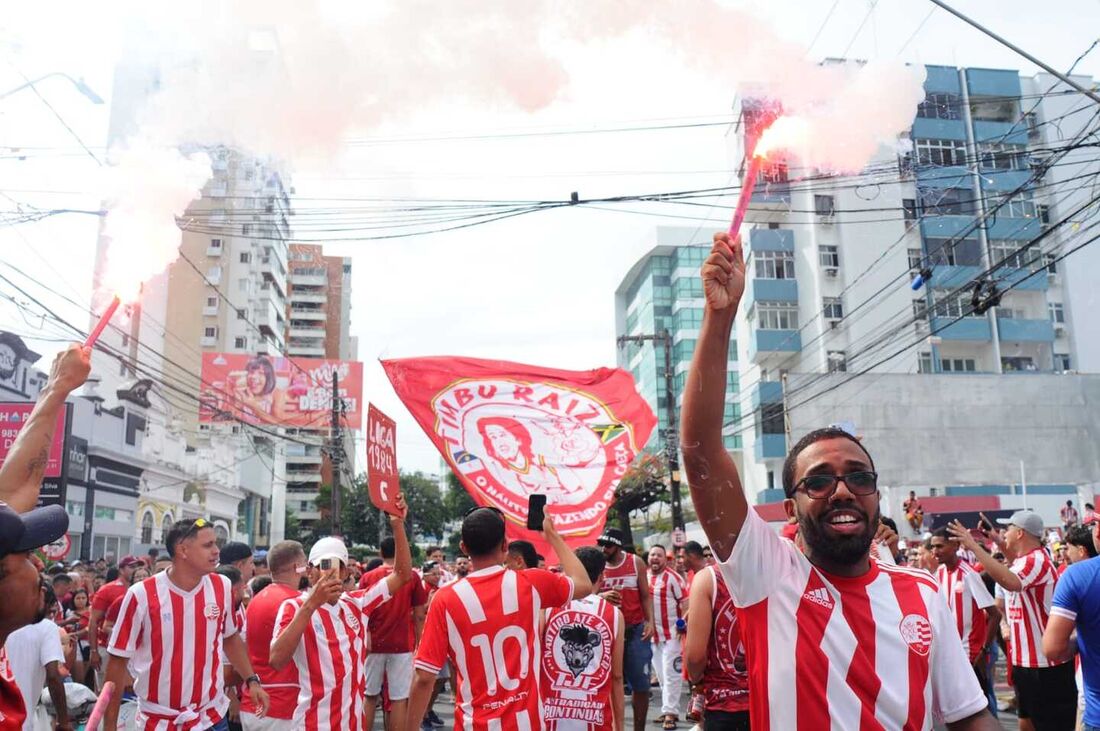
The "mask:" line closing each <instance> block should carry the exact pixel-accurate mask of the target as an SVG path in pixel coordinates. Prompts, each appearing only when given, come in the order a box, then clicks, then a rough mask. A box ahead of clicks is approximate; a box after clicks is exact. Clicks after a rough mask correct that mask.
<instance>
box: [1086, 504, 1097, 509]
mask: <svg viewBox="0 0 1100 731" xmlns="http://www.w3.org/2000/svg"><path fill="white" fill-rule="evenodd" d="M1085 508H1086V509H1087V510H1096V507H1095V506H1093V504H1092V503H1085Z"/></svg>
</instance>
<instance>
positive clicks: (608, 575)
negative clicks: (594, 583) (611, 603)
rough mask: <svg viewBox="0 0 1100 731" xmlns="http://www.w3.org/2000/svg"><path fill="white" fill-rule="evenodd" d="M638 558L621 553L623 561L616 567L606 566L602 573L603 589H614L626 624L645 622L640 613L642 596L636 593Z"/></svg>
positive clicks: (642, 614)
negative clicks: (620, 603)
mask: <svg viewBox="0 0 1100 731" xmlns="http://www.w3.org/2000/svg"><path fill="white" fill-rule="evenodd" d="M637 561H638V557H637V556H635V555H634V554H633V553H627V552H626V551H623V560H622V563H620V564H619V565H618V566H612V565H611V564H607V568H605V569H604V572H603V583H602V584H601V587H602V588H603V589H614V590H615V591H617V592H619V596H621V597H622V607H620V608H621V609H622V610H623V619H624V620H625V621H626V623H627V624H641V623H642V622H644V621H645V613H644V612H643V611H642V595H641V594H640V593H639V592H638V565H637Z"/></svg>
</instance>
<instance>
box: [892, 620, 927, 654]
mask: <svg viewBox="0 0 1100 731" xmlns="http://www.w3.org/2000/svg"><path fill="white" fill-rule="evenodd" d="M899 629H900V630H901V639H902V640H904V641H905V644H907V645H909V649H910V650H912V651H913V652H915V653H917V654H918V655H920V656H921V657H924V656H926V655H927V654H928V651H929V650H930V649H931V648H932V625H931V624H930V623H929V622H928V618H927V617H923V616H921V615H919V614H906V615H905V616H904V617H902V619H901V624H900V625H899Z"/></svg>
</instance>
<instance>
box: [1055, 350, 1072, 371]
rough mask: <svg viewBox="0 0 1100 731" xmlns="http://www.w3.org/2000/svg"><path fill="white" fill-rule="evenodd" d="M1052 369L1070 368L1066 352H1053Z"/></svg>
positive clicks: (1067, 369)
mask: <svg viewBox="0 0 1100 731" xmlns="http://www.w3.org/2000/svg"><path fill="white" fill-rule="evenodd" d="M1054 370H1056V371H1063V372H1065V371H1069V370H1072V368H1071V367H1070V359H1069V354H1068V353H1067V354H1065V355H1063V354H1062V353H1055V354H1054Z"/></svg>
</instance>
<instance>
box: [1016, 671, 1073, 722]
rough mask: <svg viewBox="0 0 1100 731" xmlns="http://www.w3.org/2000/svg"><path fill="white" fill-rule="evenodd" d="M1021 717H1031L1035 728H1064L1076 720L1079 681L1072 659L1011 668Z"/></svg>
mask: <svg viewBox="0 0 1100 731" xmlns="http://www.w3.org/2000/svg"><path fill="white" fill-rule="evenodd" d="M1012 682H1013V684H1014V685H1015V686H1016V702H1017V708H1018V711H1019V713H1018V715H1019V717H1020V718H1029V719H1031V723H1032V724H1033V725H1034V726H1035V731H1048V729H1049V730H1050V731H1061V730H1062V729H1071V728H1074V727H1075V724H1076V723H1077V681H1076V680H1075V679H1074V677H1073V663H1072V662H1065V663H1062V664H1061V665H1055V666H1054V667H1049V668H1018V667H1013V668H1012Z"/></svg>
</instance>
